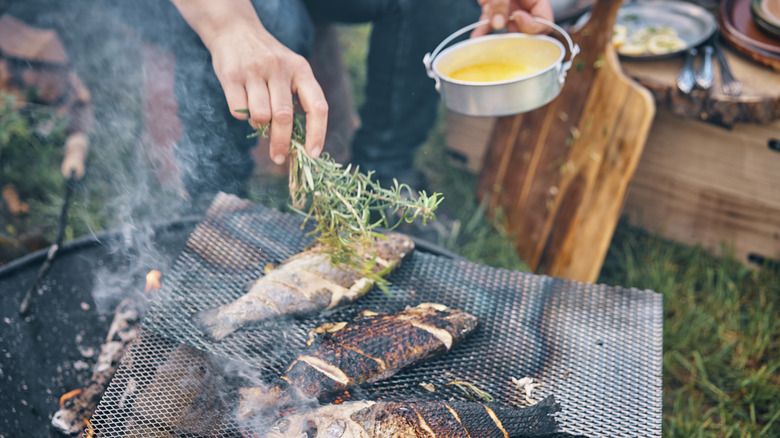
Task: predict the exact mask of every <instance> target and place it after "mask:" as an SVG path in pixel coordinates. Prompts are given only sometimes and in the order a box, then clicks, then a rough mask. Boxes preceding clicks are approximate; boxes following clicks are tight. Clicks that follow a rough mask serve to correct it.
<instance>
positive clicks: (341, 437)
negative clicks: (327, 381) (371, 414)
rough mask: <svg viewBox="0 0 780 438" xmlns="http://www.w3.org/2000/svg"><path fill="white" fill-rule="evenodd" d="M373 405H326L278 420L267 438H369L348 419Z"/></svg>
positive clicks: (364, 403)
mask: <svg viewBox="0 0 780 438" xmlns="http://www.w3.org/2000/svg"><path fill="white" fill-rule="evenodd" d="M374 403H375V402H371V401H356V402H347V403H342V404H337V405H325V406H322V407H320V408H317V409H315V410H314V411H311V412H307V413H304V414H293V415H290V416H288V417H285V418H282V419H281V420H279V421H278V422H277V423H276V424H275V425H274V426H273V427H272V428H271V430H270V432H269V433H268V434H267V435H266V436H267V438H312V437H313V438H371V437H372V436H373V435H370V434H368V433H367V432H366V430H365V429H364V428H363V427H362V426H361V425H360V424H359V423H358V422H356V421H354V420H353V419H352V418H351V416H352V415H353V414H354V413H355V412H357V411H360V410H362V409H365V408H367V407H369V406H371V405H372V404H374Z"/></svg>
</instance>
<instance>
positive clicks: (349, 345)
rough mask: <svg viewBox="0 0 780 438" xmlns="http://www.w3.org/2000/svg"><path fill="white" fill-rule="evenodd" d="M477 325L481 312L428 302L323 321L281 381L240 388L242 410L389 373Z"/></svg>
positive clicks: (319, 394) (434, 351) (320, 394)
mask: <svg viewBox="0 0 780 438" xmlns="http://www.w3.org/2000/svg"><path fill="white" fill-rule="evenodd" d="M476 326H477V318H476V317H475V316H473V315H470V314H468V313H466V312H463V311H462V310H456V309H450V308H449V307H447V306H444V305H442V304H434V303H423V304H420V305H418V306H416V307H411V308H407V309H406V310H403V311H401V312H399V313H396V314H387V313H376V312H369V311H364V312H363V313H362V314H361V315H360V316H359V317H358V318H356V319H355V320H354V321H352V322H350V323H340V324H328V325H326V326H323V327H320V328H318V329H315V332H318V333H317V336H316V337H314V338H313V339H312V340H311V341H310V343H309V346H308V347H307V348H306V349H304V351H303V354H301V355H300V356H299V357H298V358H297V359H296V360H295V361H294V362H293V363H292V364H291V365H290V367H289V368H288V369H287V371H286V372H285V374H284V375H283V376H282V377H281V378H282V380H283V382H282V383H281V384H279V385H276V386H274V387H271V388H270V389H269V388H260V387H254V388H241V389H239V395H240V401H239V415H240V416H241V417H243V418H246V417H250V416H252V415H255V414H257V413H258V412H262V411H265V410H267V409H269V408H274V407H280V406H285V405H288V404H293V403H296V402H300V401H302V400H312V399H318V398H321V397H323V396H327V395H332V394H335V393H338V392H341V391H344V390H345V389H348V388H351V387H354V386H358V385H362V384H365V383H373V382H377V381H379V380H382V379H386V378H388V377H390V376H392V375H393V374H395V373H396V372H398V371H400V370H401V369H403V368H405V367H407V366H409V365H412V364H414V363H417V362H420V361H422V360H424V359H428V358H431V357H434V356H436V355H439V354H442V353H444V352H446V351H449V350H450V349H451V348H452V347H453V345H455V344H456V343H458V342H459V341H461V340H462V339H463V338H465V337H466V335H468V334H469V333H471V332H472V331H473V330H474V328H475V327H476Z"/></svg>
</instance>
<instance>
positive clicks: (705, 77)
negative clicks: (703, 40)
mask: <svg viewBox="0 0 780 438" xmlns="http://www.w3.org/2000/svg"><path fill="white" fill-rule="evenodd" d="M702 50H703V51H704V53H703V54H702V60H701V64H699V70H697V71H696V86H697V87H699V88H701V89H702V90H709V89H710V87H712V82H713V80H714V78H715V73H714V71H713V70H712V52H713V51H714V49H713V48H712V46H710V45H706V46H704V48H703V49H702Z"/></svg>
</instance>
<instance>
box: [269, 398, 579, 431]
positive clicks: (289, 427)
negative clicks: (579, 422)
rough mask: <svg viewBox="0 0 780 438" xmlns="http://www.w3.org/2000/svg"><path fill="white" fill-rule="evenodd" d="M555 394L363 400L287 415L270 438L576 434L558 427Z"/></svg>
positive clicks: (278, 423) (274, 428)
mask: <svg viewBox="0 0 780 438" xmlns="http://www.w3.org/2000/svg"><path fill="white" fill-rule="evenodd" d="M559 410H560V406H559V405H558V404H557V403H556V402H555V400H554V398H553V397H552V396H550V397H547V398H545V399H544V400H542V401H540V402H539V403H537V404H535V405H533V406H530V407H526V408H517V407H513V406H507V405H502V404H499V403H479V402H464V401H446V402H444V401H411V402H396V401H387V402H384V401H380V402H374V401H357V402H347V403H343V404H340V405H327V406H323V407H320V408H318V409H316V410H314V411H312V412H310V413H307V414H295V415H291V416H288V417H284V418H282V419H281V420H280V421H278V422H277V423H276V424H275V425H274V426H273V427H272V428H271V430H270V431H269V433H268V434H267V435H266V437H267V438H293V437H295V438H300V437H307V436H308V437H312V438H393V437H423V438H469V437H470V438H519V437H532V436H533V437H553V436H555V437H564V436H569V437H570V436H572V435H569V434H566V433H561V432H559V431H558V423H557V421H556V420H555V418H554V417H553V416H552V414H554V413H555V412H557V411H559Z"/></svg>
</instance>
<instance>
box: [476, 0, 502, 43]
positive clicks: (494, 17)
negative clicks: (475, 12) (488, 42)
mask: <svg viewBox="0 0 780 438" xmlns="http://www.w3.org/2000/svg"><path fill="white" fill-rule="evenodd" d="M479 4H480V5H481V6H482V15H481V16H480V17H479V21H483V20H488V23H487V24H484V25H481V26H477V27H476V28H475V29H474V30H473V31H472V32H471V38H476V37H479V36H482V35H487V34H488V33H490V32H491V31H493V30H498V29H503V28H504V27H505V26H506V22H507V16H508V14H509V0H479Z"/></svg>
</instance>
